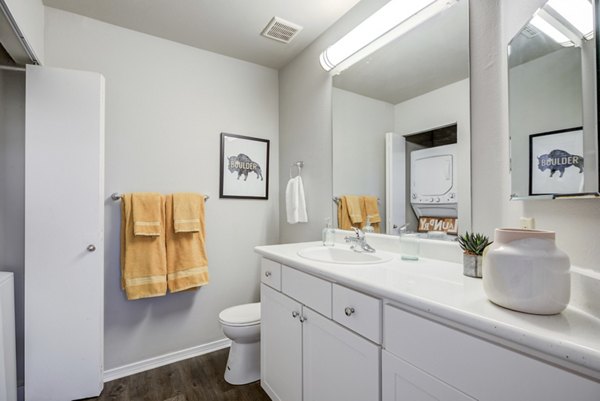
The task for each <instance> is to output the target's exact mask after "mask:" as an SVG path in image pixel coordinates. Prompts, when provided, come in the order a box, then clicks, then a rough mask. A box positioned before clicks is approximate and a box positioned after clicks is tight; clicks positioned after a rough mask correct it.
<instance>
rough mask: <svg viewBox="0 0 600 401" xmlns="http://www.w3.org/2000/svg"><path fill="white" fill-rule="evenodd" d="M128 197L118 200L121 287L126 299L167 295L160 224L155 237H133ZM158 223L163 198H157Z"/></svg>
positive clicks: (161, 226) (130, 200)
mask: <svg viewBox="0 0 600 401" xmlns="http://www.w3.org/2000/svg"><path fill="white" fill-rule="evenodd" d="M132 198H133V196H132V194H126V195H123V197H122V199H121V201H122V205H121V287H122V288H123V289H124V290H125V293H126V295H127V299H130V300H132V299H139V298H149V297H157V296H161V295H165V294H166V292H167V254H166V247H165V232H164V227H165V225H164V224H160V225H159V226H158V227H159V235H158V236H147V235H142V236H136V235H135V234H134V218H133V210H132V209H133V207H132V204H133V202H132ZM159 202H160V205H161V209H160V210H161V212H160V217H159V218H160V221H161V223H162V222H164V217H165V216H164V197H162V195H160V198H159Z"/></svg>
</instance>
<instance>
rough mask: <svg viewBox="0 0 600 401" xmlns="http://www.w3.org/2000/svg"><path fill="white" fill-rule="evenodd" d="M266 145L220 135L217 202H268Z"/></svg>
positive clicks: (255, 140)
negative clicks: (250, 200) (225, 199)
mask: <svg viewBox="0 0 600 401" xmlns="http://www.w3.org/2000/svg"><path fill="white" fill-rule="evenodd" d="M269 144H270V141H269V140H268V139H261V138H253V137H249V136H243V135H235V134H227V133H225V132H222V133H221V157H220V161H221V167H220V183H219V197H220V198H237V199H269Z"/></svg>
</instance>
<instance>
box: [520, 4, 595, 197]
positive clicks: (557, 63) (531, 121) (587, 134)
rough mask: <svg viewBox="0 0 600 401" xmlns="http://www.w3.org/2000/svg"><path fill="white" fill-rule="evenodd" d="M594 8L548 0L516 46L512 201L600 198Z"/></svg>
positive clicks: (592, 5) (533, 17)
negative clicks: (575, 197)
mask: <svg viewBox="0 0 600 401" xmlns="http://www.w3.org/2000/svg"><path fill="white" fill-rule="evenodd" d="M594 7H597V6H596V5H595V4H594V3H593V2H591V1H590V0H549V1H548V2H547V3H546V4H545V5H544V6H543V7H542V8H540V9H538V10H537V11H536V12H535V13H534V15H533V16H532V17H531V19H530V20H529V21H528V22H527V24H526V25H525V26H524V27H523V29H521V31H520V32H519V33H518V34H517V35H516V36H515V37H514V38H512V40H511V41H510V43H509V46H508V83H509V132H510V152H511V154H510V160H511V199H513V200H525V199H561V198H571V197H574V196H577V197H582V196H587V197H597V196H598V191H599V189H600V188H599V181H598V127H597V117H598V107H597V93H598V90H597V79H598V69H597V65H596V63H597V61H596V58H597V56H596V54H597V41H596V36H597V32H598V27H597V26H596V24H595V22H594Z"/></svg>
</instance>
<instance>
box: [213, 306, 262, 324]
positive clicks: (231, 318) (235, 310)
mask: <svg viewBox="0 0 600 401" xmlns="http://www.w3.org/2000/svg"><path fill="white" fill-rule="evenodd" d="M219 320H220V321H221V323H223V324H226V325H229V326H249V325H252V324H257V323H260V302H256V303H253V304H244V305H237V306H232V307H231V308H227V309H225V310H224V311H223V312H221V313H219Z"/></svg>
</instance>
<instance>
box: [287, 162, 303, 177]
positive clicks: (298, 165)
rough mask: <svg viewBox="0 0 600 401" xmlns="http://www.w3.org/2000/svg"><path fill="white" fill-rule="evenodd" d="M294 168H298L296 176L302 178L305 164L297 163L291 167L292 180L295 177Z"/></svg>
mask: <svg viewBox="0 0 600 401" xmlns="http://www.w3.org/2000/svg"><path fill="white" fill-rule="evenodd" d="M294 167H297V168H298V175H296V177H298V176H300V174H302V167H304V162H303V161H297V162H296V163H294V164H292V165H290V179H292V178H294V175H293V174H292V173H293V169H294Z"/></svg>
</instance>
